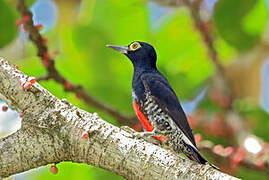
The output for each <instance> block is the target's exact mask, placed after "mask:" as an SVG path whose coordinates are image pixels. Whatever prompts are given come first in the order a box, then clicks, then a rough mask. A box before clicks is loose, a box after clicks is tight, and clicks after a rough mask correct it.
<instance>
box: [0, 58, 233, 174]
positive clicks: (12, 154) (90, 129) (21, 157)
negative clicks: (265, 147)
mask: <svg viewBox="0 0 269 180" xmlns="http://www.w3.org/2000/svg"><path fill="white" fill-rule="evenodd" d="M27 78H28V77H27V76H26V75H25V74H23V73H22V72H21V71H19V70H17V69H16V68H15V66H13V65H11V64H9V63H8V62H7V61H6V60H4V59H3V58H0V81H1V84H0V94H1V95H2V96H4V97H5V99H8V100H9V101H8V103H9V105H11V106H12V107H13V108H15V109H17V110H20V111H23V120H22V128H21V129H20V130H19V131H17V132H15V133H14V134H12V135H9V136H7V137H5V138H3V139H0V176H1V177H8V176H11V175H13V174H16V173H19V172H23V171H26V170H29V169H32V168H36V167H39V166H42V165H46V164H49V163H59V162H61V161H72V162H79V163H87V164H89V165H93V166H97V167H101V168H104V169H107V170H109V171H112V172H114V173H116V174H118V175H121V176H123V177H125V178H127V179H183V178H184V179H190V178H194V179H204V178H205V179H222V178H226V179H236V178H234V177H231V176H229V175H226V174H224V173H222V172H220V171H217V170H215V169H214V168H212V167H210V166H209V165H200V164H197V163H196V162H193V161H190V160H186V159H184V158H182V157H180V156H178V155H176V154H174V153H172V152H171V151H168V150H165V149H162V148H160V147H158V146H156V145H153V144H150V143H148V142H145V141H143V140H139V139H137V138H135V139H133V136H134V135H133V134H130V133H127V132H125V131H123V130H121V129H119V128H117V127H115V126H112V125H111V124H109V123H107V122H105V121H104V120H102V119H101V118H100V117H98V115H97V114H96V113H94V114H90V113H88V112H85V111H83V110H81V109H79V108H77V107H75V106H73V105H71V104H70V103H68V102H67V100H60V99H57V98H56V97H55V96H53V95H52V94H51V93H49V92H48V91H47V90H46V89H44V88H43V87H42V86H40V85H39V84H38V83H34V84H32V86H31V87H30V88H29V89H27V90H26V89H24V88H23V87H21V82H22V81H23V80H25V79H26V80H27ZM83 132H87V133H89V137H88V138H82V134H83Z"/></svg>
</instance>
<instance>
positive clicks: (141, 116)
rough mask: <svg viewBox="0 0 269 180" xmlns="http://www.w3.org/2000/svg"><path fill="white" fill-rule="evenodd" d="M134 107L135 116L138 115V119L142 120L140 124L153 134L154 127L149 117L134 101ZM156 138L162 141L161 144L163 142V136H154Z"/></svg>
mask: <svg viewBox="0 0 269 180" xmlns="http://www.w3.org/2000/svg"><path fill="white" fill-rule="evenodd" d="M133 107H134V111H135V114H136V115H137V117H138V119H139V120H140V122H141V123H142V125H143V126H144V128H145V129H146V130H147V131H148V132H152V131H153V129H154V127H153V126H152V125H151V124H150V122H149V120H148V119H147V117H146V116H145V115H144V114H143V113H142V112H141V111H140V108H139V105H138V104H137V103H136V102H135V101H133ZM154 138H155V139H157V140H159V141H161V142H162V141H163V137H162V136H154Z"/></svg>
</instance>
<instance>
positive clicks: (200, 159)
mask: <svg viewBox="0 0 269 180" xmlns="http://www.w3.org/2000/svg"><path fill="white" fill-rule="evenodd" d="M187 146H189V148H190V149H191V150H192V154H191V155H187V157H188V158H189V159H191V160H193V161H197V162H198V163H200V164H207V163H208V164H209V165H210V166H212V167H213V168H215V169H217V170H220V169H219V168H218V167H217V166H215V165H213V164H211V163H210V162H208V160H206V158H204V157H203V156H202V154H201V153H200V152H199V151H197V150H196V149H194V148H193V147H192V146H190V145H187Z"/></svg>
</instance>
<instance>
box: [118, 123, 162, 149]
mask: <svg viewBox="0 0 269 180" xmlns="http://www.w3.org/2000/svg"><path fill="white" fill-rule="evenodd" d="M120 129H121V130H123V131H126V132H128V133H130V134H131V135H132V137H133V138H135V139H143V140H145V141H147V142H149V143H153V144H155V145H160V141H158V140H157V139H154V138H152V137H153V136H160V135H159V134H157V133H156V132H155V129H154V130H153V131H152V132H137V131H135V130H134V129H132V128H130V127H128V126H121V127H120Z"/></svg>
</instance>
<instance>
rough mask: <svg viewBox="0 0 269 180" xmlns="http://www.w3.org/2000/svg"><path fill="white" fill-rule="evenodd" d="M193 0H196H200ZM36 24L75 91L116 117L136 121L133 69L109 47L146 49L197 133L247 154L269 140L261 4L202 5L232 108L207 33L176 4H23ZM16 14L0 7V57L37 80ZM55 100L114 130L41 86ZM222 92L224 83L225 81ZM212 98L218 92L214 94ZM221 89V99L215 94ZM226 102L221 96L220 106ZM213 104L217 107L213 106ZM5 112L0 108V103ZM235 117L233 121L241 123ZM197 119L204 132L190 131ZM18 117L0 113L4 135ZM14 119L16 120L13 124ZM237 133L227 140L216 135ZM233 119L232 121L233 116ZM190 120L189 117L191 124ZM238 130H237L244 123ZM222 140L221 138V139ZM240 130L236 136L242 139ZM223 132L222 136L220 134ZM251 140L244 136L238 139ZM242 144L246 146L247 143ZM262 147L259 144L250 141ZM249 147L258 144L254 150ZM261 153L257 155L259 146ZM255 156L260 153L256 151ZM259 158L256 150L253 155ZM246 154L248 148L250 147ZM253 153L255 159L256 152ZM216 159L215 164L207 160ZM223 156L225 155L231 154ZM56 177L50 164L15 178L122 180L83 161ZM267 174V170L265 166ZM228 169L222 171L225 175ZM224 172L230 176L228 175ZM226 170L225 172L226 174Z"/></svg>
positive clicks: (1, 1)
mask: <svg viewBox="0 0 269 180" xmlns="http://www.w3.org/2000/svg"><path fill="white" fill-rule="evenodd" d="M196 1H199V0H196ZM26 2H27V6H28V7H29V8H30V9H31V11H32V12H33V15H34V16H33V19H34V23H35V24H40V23H41V24H42V25H43V29H42V30H41V34H42V36H43V37H46V38H47V39H48V42H47V46H48V48H49V53H50V54H51V56H53V58H54V59H55V63H56V68H57V69H58V71H59V72H60V73H61V74H62V75H63V76H64V77H66V78H67V79H68V80H69V81H70V82H72V83H73V84H80V85H82V86H83V87H84V88H85V89H86V90H87V92H89V93H90V94H91V95H92V96H94V97H96V98H97V99H99V100H100V101H102V102H104V103H105V104H109V105H110V106H112V107H114V108H116V109H117V110H119V111H120V112H121V113H124V114H126V115H129V116H133V115H134V113H133V110H132V105H131V80H132V73H133V70H132V65H131V62H130V61H128V60H127V58H126V57H124V56H123V55H121V54H119V53H115V52H114V51H112V50H110V49H109V48H107V47H106V46H105V45H106V44H115V45H128V44H129V43H130V42H132V41H145V42H148V43H150V44H152V45H153V46H154V47H155V49H156V51H157V55H158V61H157V66H158V68H159V70H160V71H161V72H162V73H163V74H164V75H165V76H166V77H167V79H168V80H169V82H170V84H171V85H172V87H173V88H174V89H175V91H176V93H177V95H178V97H179V99H180V100H181V102H182V104H183V107H184V109H185V111H186V112H187V113H188V114H189V115H190V117H192V118H191V119H193V120H194V122H191V124H192V126H193V129H194V133H200V134H202V135H203V137H204V139H208V140H210V141H212V142H214V143H215V144H222V145H223V146H233V147H238V146H243V147H244V148H245V149H246V150H248V147H247V145H246V143H244V142H245V140H246V137H247V135H255V137H257V138H258V139H262V140H263V141H265V142H266V141H267V142H269V136H268V130H269V118H268V117H269V116H268V112H269V61H268V57H269V56H268V55H269V54H268V52H269V51H268V50H269V41H268V40H269V31H268V5H269V4H268V3H269V2H268V1H267V0H236V1H235V0H201V4H200V7H199V12H197V13H199V14H200V18H201V19H200V20H201V21H202V23H203V28H204V31H205V32H206V33H208V34H210V36H212V43H213V46H214V48H215V50H216V53H217V56H218V60H219V63H220V64H221V65H222V67H223V75H224V78H225V79H227V80H228V85H229V86H228V87H226V88H225V89H229V92H230V94H231V95H230V97H231V98H232V100H229V101H231V104H230V106H231V107H228V108H227V107H226V105H225V104H224V105H222V104H221V102H219V101H222V102H224V103H225V101H224V100H225V97H226V95H225V92H226V91H225V92H223V91H222V90H223V89H222V88H220V87H221V85H218V82H219V81H218V79H217V78H216V77H217V75H216V74H218V72H217V71H218V70H217V69H216V66H215V64H214V63H212V62H213V61H212V57H211V56H210V55H209V53H208V52H209V51H210V50H209V49H210V48H209V47H208V45H207V43H206V42H205V41H206V40H204V37H203V35H202V34H201V32H200V31H199V30H198V29H197V28H196V26H195V19H194V17H193V15H192V14H191V13H190V7H188V6H186V4H184V2H183V1H181V0H155V1H146V0H128V1H124V0H68V1H65V0H27V1H26ZM19 18H20V14H19V13H18V12H17V10H16V1H15V0H0V27H1V28H0V56H3V57H6V58H7V59H8V60H9V61H12V62H13V63H15V64H16V65H18V66H19V68H20V69H21V70H22V71H23V72H25V73H26V74H28V75H30V76H35V77H40V76H42V75H45V74H46V69H45V68H44V66H43V65H42V63H41V61H40V59H39V58H38V57H37V55H36V53H37V49H36V47H35V46H34V44H33V43H32V42H30V41H29V38H28V33H27V32H25V31H24V30H23V27H20V28H18V27H16V26H15V23H16V19H19ZM40 83H41V84H42V86H44V87H45V88H47V89H48V90H49V91H50V92H51V93H52V94H54V95H56V96H57V97H59V98H66V99H68V101H69V102H71V103H72V104H74V105H76V106H78V107H80V108H82V109H85V110H87V111H89V112H98V114H99V115H100V116H101V117H102V118H103V119H105V120H107V121H109V122H110V123H112V124H114V125H117V126H120V125H119V124H118V123H117V121H116V119H115V118H113V117H111V116H109V115H108V114H106V113H104V112H103V111H102V110H100V109H97V108H96V107H93V106H89V105H87V104H85V103H84V102H83V100H81V99H78V98H76V96H75V94H73V93H70V92H66V91H64V88H63V87H62V86H61V85H59V84H58V83H56V82H54V81H53V80H48V81H42V82H40ZM226 85H227V84H226ZM216 92H217V95H216ZM219 92H220V93H219ZM223 97H224V99H223ZM216 99H217V100H216ZM0 103H2V105H3V104H4V102H0ZM231 112H233V113H234V112H236V113H237V114H238V115H239V119H240V120H239V121H240V123H241V124H242V123H243V124H244V125H243V126H241V125H240V126H239V127H238V126H237V124H238V123H237V122H235V121H237V120H235V118H232V117H231V116H228V114H229V115H230V114H231ZM201 114H203V118H202V119H204V120H203V121H202V125H200V126H198V127H194V125H193V124H195V122H197V121H195V119H196V120H197V116H199V117H200V115H201ZM17 116H18V114H17V113H16V112H13V111H11V110H8V112H0V133H1V135H6V134H8V133H11V132H12V131H14V130H15V129H17V128H19V126H20V119H19V118H17ZM12 119H13V120H12ZM219 119H222V120H223V121H224V124H225V127H226V126H227V127H230V128H232V129H233V134H232V138H231V136H229V135H230V134H228V135H227V134H226V133H227V131H226V130H223V128H222V129H220V126H222V123H221V125H220V124H219ZM237 119H238V118H237ZM190 121H191V120H190ZM240 123H239V124H240ZM220 131H221V132H222V133H221V132H220ZM238 131H240V133H238ZM216 132H220V133H216ZM239 134H247V135H246V136H245V137H241V136H240V137H237V136H239ZM244 138H245V139H244ZM258 142H259V141H258V140H257V142H256V143H258ZM251 146H261V147H262V145H261V144H260V145H253V144H251ZM256 149H257V148H256ZM259 151H261V150H259ZM259 151H257V152H256V151H255V152H256V154H257V153H258V152H259ZM250 152H251V150H250ZM253 154H255V153H253ZM207 157H208V158H209V159H210V160H211V161H212V162H214V163H216V164H217V165H219V166H220V165H221V164H222V162H216V161H214V159H213V158H211V157H210V155H208V156H207ZM227 158H228V157H227ZM57 166H58V168H59V173H58V174H57V175H53V174H51V173H50V172H49V170H48V169H49V167H45V168H44V167H43V168H39V169H38V170H31V171H30V172H27V173H23V174H20V175H16V176H14V177H12V178H13V179H38V180H41V179H74V178H76V179H93V180H97V179H123V178H122V177H119V176H117V175H114V174H112V173H110V172H107V171H105V170H102V169H98V168H95V167H90V166H88V165H83V164H74V163H68V162H65V163H60V164H59V165H57ZM226 166H227V167H226V171H227V172H229V173H232V174H233V175H235V176H237V177H241V178H243V179H268V178H269V175H268V173H266V172H265V171H264V172H263V171H262V170H261V169H258V167H257V170H255V169H251V170H250V169H248V168H246V167H243V166H242V167H241V166H239V167H238V168H236V169H233V170H231V167H230V166H229V165H226ZM265 168H268V167H265ZM224 169H225V168H224ZM227 169H228V170H227ZM229 169H230V170H229Z"/></svg>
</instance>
